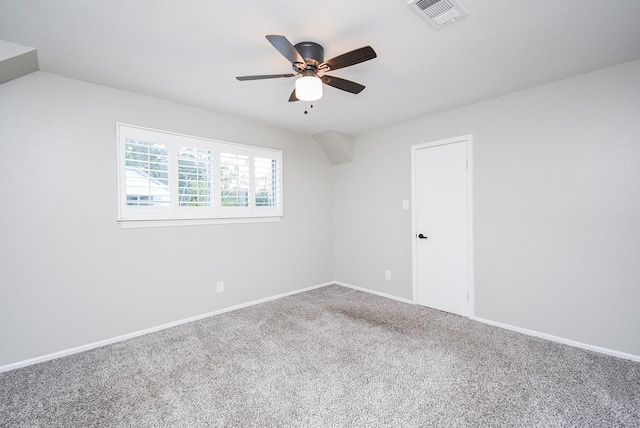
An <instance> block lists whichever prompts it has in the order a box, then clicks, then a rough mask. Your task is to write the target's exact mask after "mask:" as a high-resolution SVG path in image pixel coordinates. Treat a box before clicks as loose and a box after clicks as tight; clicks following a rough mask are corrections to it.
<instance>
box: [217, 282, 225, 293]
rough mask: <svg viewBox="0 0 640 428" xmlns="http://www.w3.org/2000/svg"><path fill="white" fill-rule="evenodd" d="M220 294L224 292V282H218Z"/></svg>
mask: <svg viewBox="0 0 640 428" xmlns="http://www.w3.org/2000/svg"><path fill="white" fill-rule="evenodd" d="M217 290H218V293H222V292H223V291H224V281H218V288H217Z"/></svg>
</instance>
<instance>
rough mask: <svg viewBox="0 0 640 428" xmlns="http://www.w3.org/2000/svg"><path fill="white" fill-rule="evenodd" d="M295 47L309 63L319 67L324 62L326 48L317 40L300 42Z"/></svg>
mask: <svg viewBox="0 0 640 428" xmlns="http://www.w3.org/2000/svg"><path fill="white" fill-rule="evenodd" d="M294 47H295V48H296V50H297V51H298V52H299V53H300V55H301V56H302V58H304V60H305V61H306V63H307V65H311V66H313V67H317V66H318V65H320V64H322V63H323V62H324V48H323V47H322V46H320V45H319V44H317V43H315V42H300V43H298V44H296V45H295V46H294ZM294 68H295V67H294Z"/></svg>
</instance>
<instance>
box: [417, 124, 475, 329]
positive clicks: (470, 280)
mask: <svg viewBox="0 0 640 428" xmlns="http://www.w3.org/2000/svg"><path fill="white" fill-rule="evenodd" d="M461 142H466V143H467V272H468V275H467V290H468V291H469V308H468V309H469V310H468V318H474V317H475V277H474V270H473V266H474V262H473V261H474V254H473V134H467V135H462V136H459V137H452V138H445V139H443V140H437V141H431V142H428V143H421V144H415V145H412V146H411V200H412V203H411V206H412V207H411V208H412V209H411V238H412V242H413V244H412V246H411V248H412V266H413V268H412V270H413V303H414V304H417V303H418V264H417V249H418V247H417V244H418V242H417V241H418V240H417V239H416V235H417V233H418V232H417V225H416V224H417V213H416V205H417V203H416V202H417V183H416V153H417V152H418V150H422V149H426V148H429V147H436V146H443V145H447V144H454V143H461Z"/></svg>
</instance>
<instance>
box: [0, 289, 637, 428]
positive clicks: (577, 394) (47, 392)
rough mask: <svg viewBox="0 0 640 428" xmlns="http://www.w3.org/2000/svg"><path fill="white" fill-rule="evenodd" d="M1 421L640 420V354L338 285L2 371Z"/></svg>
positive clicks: (545, 423)
mask: <svg viewBox="0 0 640 428" xmlns="http://www.w3.org/2000/svg"><path fill="white" fill-rule="evenodd" d="M0 426H1V427H12V428H13V427H231V426H239V427H252V426H261V427H270V426H279V427H282V426H287V427H288V426H291V427H360V426H367V427H395V426H398V427H430V426H434V427H436V426H437V427H443V426H446V427H458V426H459V427H466V426H470V427H480V426H481V427H502V426H509V427H520V426H522V427H604V426H607V427H609V426H629V427H638V426H640V363H638V362H633V361H629V360H625V359H620V358H615V357H611V356H608V355H603V354H599V353H595V352H591V351H587V350H583V349H578V348H574V347H570V346H566V345H562V344H558V343H554V342H550V341H546V340H544V339H539V338H535V337H530V336H525V335H522V334H519V333H516V332H512V331H509V330H504V329H500V328H497V327H492V326H489V325H485V324H482V323H478V322H474V321H471V320H469V319H466V318H462V317H458V316H455V315H451V314H447V313H444V312H440V311H436V310H433V309H429V308H425V307H421V306H416V305H410V304H405V303H401V302H397V301H394V300H389V299H385V298H382V297H378V296H374V295H370V294H367V293H362V292H358V291H354V290H351V289H347V288H343V287H339V286H328V287H324V288H320V289H317V290H313V291H309V292H306V293H301V294H297V295H294V296H290V297H286V298H282V299H279V300H276V301H272V302H268V303H264V304H260V305H256V306H252V307H249V308H245V309H241V310H237V311H234V312H229V313H225V314H221V315H217V316H213V317H210V318H207V319H204V320H201V321H197V322H193V323H189V324H185V325H182V326H179V327H175V328H171V329H167V330H163V331H161V332H158V333H153V334H148V335H145V336H141V337H138V338H134V339H131V340H128V341H124V342H119V343H115V344H112V345H109V346H104V347H101V348H97V349H94V350H91V351H87V352H83V353H80V354H75V355H71V356H67V357H64V358H59V359H56V360H52V361H48V362H44V363H40V364H35V365H32V366H28V367H25V368H21V369H17V370H13V371H10V372H5V373H0Z"/></svg>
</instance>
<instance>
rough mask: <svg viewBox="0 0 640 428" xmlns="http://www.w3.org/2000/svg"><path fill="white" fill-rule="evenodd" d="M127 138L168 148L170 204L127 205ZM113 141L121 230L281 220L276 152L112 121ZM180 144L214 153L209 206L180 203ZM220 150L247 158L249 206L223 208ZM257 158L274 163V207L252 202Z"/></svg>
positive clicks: (280, 167)
mask: <svg viewBox="0 0 640 428" xmlns="http://www.w3.org/2000/svg"><path fill="white" fill-rule="evenodd" d="M129 139H136V140H140V141H146V142H152V143H159V144H166V145H167V146H168V147H169V153H170V155H169V157H170V161H169V165H170V166H169V188H170V195H171V201H172V202H171V205H170V207H168V208H166V207H148V206H147V207H145V206H132V205H127V183H126V170H127V167H126V159H125V155H126V153H125V143H126V141H127V140H129ZM116 143H117V181H118V183H117V185H118V187H117V198H118V200H117V205H118V223H119V224H120V227H122V228H135V227H164V226H183V225H200V224H226V223H262V222H277V221H280V219H281V217H283V215H284V214H283V213H284V210H283V206H284V197H283V165H282V151H281V150H277V149H270V148H264V147H256V146H248V145H244V144H236V143H229V142H226V141H220V140H214V139H209V138H203V137H195V136H191V135H185V134H178V133H174V132H169V131H162V130H158V129H152V128H145V127H141V126H136V125H129V124H124V123H119V122H118V123H116ZM179 147H189V148H199V149H206V150H210V151H212V152H213V170H214V176H213V180H214V188H213V192H214V193H213V199H214V202H213V204H212V206H206V207H186V206H179V202H178V193H177V188H178V172H177V171H178V163H177V153H176V152H177V149H178V148H179ZM223 152H224V153H233V154H239V155H246V156H249V191H248V197H249V204H248V206H246V207H228V206H222V201H221V185H220V183H221V172H220V171H221V166H220V154H221V153H223ZM256 158H267V159H273V160H276V161H277V162H278V177H277V180H276V183H277V184H276V186H277V188H276V193H277V205H276V206H256V192H255V186H256V180H255V169H256V163H255V159H256Z"/></svg>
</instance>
